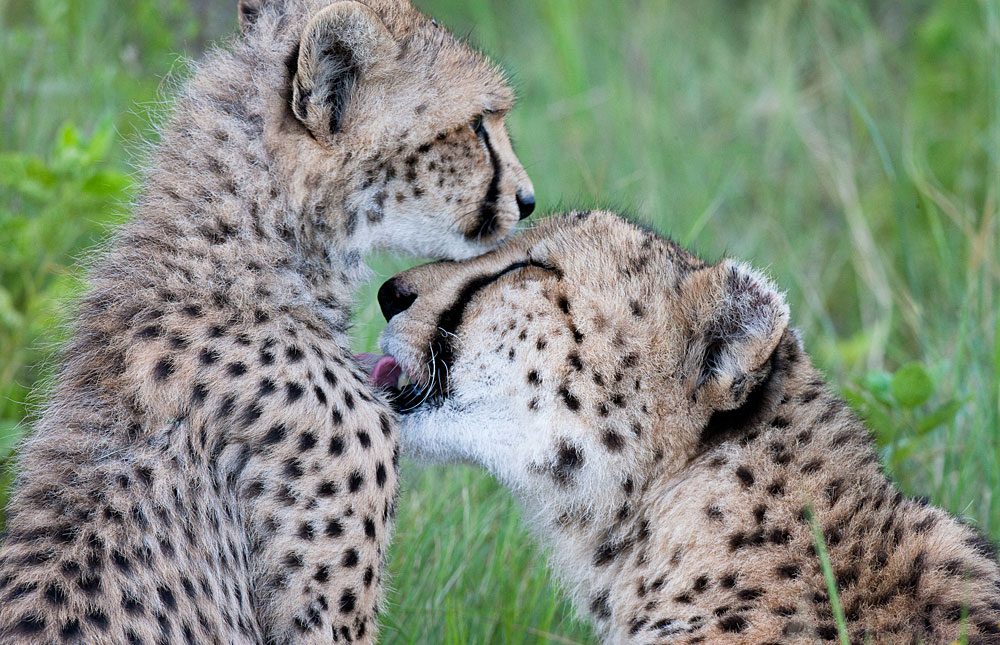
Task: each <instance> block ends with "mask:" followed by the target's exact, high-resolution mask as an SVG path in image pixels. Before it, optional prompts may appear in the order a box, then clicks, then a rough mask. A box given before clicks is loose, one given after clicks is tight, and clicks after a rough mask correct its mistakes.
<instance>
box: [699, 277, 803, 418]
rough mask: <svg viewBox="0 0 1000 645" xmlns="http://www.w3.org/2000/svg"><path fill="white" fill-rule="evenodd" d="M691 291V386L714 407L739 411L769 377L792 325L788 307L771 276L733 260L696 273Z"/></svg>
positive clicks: (701, 398)
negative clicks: (772, 359)
mask: <svg viewBox="0 0 1000 645" xmlns="http://www.w3.org/2000/svg"><path fill="white" fill-rule="evenodd" d="M687 293H689V294H691V298H690V299H689V307H690V308H689V309H688V311H689V312H690V320H691V322H692V332H693V333H692V336H691V340H690V343H689V345H688V349H687V353H686V357H685V365H684V377H685V383H686V387H687V390H688V392H689V394H690V395H691V398H692V399H694V400H695V401H697V402H698V403H705V404H707V405H709V406H710V407H711V408H712V409H713V410H733V409H736V408H738V407H739V406H740V405H742V404H743V402H744V401H745V400H746V398H747V396H748V395H749V394H750V393H751V392H752V391H753V390H754V388H755V386H756V385H757V384H758V383H760V382H761V381H762V380H763V379H764V378H765V377H767V376H768V374H769V372H770V364H771V363H770V360H769V359H770V358H771V355H772V354H773V353H774V350H775V349H776V348H777V346H778V342H779V341H780V340H781V336H782V334H784V332H785V330H786V329H787V328H788V305H787V304H786V302H785V298H784V296H783V295H782V294H781V293H779V292H778V291H777V289H775V287H774V285H773V284H772V283H771V281H770V280H769V279H768V278H767V277H765V276H764V275H763V274H761V273H759V272H757V271H754V270H753V269H751V268H750V267H749V266H747V265H745V264H738V263H735V262H732V261H731V260H726V261H724V262H722V263H720V264H717V265H715V266H713V267H710V268H708V269H705V270H703V271H699V272H698V273H696V274H695V275H693V276H692V277H691V278H690V280H689V282H688V285H687Z"/></svg>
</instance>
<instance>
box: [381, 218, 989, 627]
mask: <svg viewBox="0 0 1000 645" xmlns="http://www.w3.org/2000/svg"><path fill="white" fill-rule="evenodd" d="M383 292H384V293H383V294H381V295H382V296H383V297H381V298H380V302H382V306H383V311H384V312H385V314H386V318H387V319H388V321H389V322H388V325H387V326H386V329H385V332H384V334H383V336H382V341H381V343H382V348H383V350H384V351H385V352H386V353H387V354H388V355H391V356H392V357H394V359H393V360H394V361H395V362H396V363H398V368H396V366H395V364H393V363H389V362H387V363H385V364H386V365H392V366H393V368H394V369H397V372H396V373H397V374H398V370H399V369H401V370H402V371H404V372H406V373H408V374H409V376H410V379H411V380H412V382H413V383H414V384H415V385H413V386H411V388H410V390H409V392H408V393H404V395H403V396H404V397H405V398H403V399H402V400H404V401H405V406H402V407H405V408H407V409H408V411H407V413H406V414H405V415H404V416H403V417H402V427H401V430H400V434H401V442H402V444H403V447H404V449H405V450H408V451H409V452H410V453H412V454H415V455H417V456H420V457H424V458H428V459H433V460H438V461H465V462H471V463H475V464H479V465H481V466H483V467H485V468H486V469H488V470H489V471H490V472H491V473H493V474H494V475H495V476H496V477H497V478H498V479H499V480H501V481H502V482H503V483H505V484H506V485H507V486H508V487H510V489H511V490H512V491H513V493H514V495H515V496H516V497H517V498H518V499H519V500H520V502H521V504H522V506H523V507H524V510H525V515H526V517H527V519H528V521H529V523H530V524H531V526H532V528H533V529H534V530H535V532H536V533H537V534H538V535H539V537H540V538H541V539H542V541H543V542H544V543H545V544H546V545H547V546H548V547H549V548H550V550H551V561H552V563H553V565H554V567H555V569H556V571H557V572H558V573H559V575H560V577H561V578H562V580H563V581H564V583H565V586H566V588H567V589H568V590H569V591H570V592H571V594H572V595H573V598H574V600H575V601H576V603H577V605H578V606H579V608H580V609H581V610H583V611H585V612H586V613H588V614H589V615H590V617H591V618H592V619H593V621H594V623H595V625H596V627H597V629H598V630H599V632H600V633H601V634H602V636H603V637H604V640H605V641H606V642H608V643H624V642H629V643H665V642H670V643H696V642H712V643H714V642H741V643H742V642H746V643H765V642H783V643H784V642H805V643H811V642H815V641H817V640H820V641H832V640H835V639H837V637H838V634H837V629H836V626H835V622H834V615H833V610H832V605H831V601H830V598H829V596H828V594H827V585H826V582H825V580H824V577H823V573H822V572H821V568H820V560H819V558H818V557H817V555H816V550H815V541H814V538H813V535H812V526H813V525H815V526H816V527H818V529H819V530H820V531H821V532H822V535H823V540H824V543H825V545H826V548H827V550H828V552H829V556H830V560H831V564H832V568H833V573H834V576H835V579H836V583H837V587H838V589H839V598H840V602H841V606H842V608H843V611H844V614H845V617H846V621H847V627H848V630H849V637H850V640H851V642H858V643H862V642H873V643H883V642H888V643H899V642H924V643H941V642H951V641H953V640H956V639H958V638H959V635H960V634H965V635H966V636H967V638H968V642H970V643H972V642H975V643H998V642H1000V569H998V566H997V561H996V555H995V551H994V548H993V545H992V544H991V543H990V541H989V540H987V539H986V538H984V537H982V536H981V535H979V534H978V533H977V532H976V531H975V530H974V529H972V528H970V527H969V526H967V525H965V524H963V523H961V522H960V521H958V520H957V519H955V518H954V517H952V516H950V515H949V514H947V513H946V512H944V511H942V510H940V509H937V508H934V507H931V506H927V505H925V504H924V503H921V502H919V501H917V500H912V499H907V498H905V497H904V496H903V495H902V494H900V493H899V492H898V491H897V490H896V489H895V488H894V487H893V485H892V483H891V482H890V481H889V480H888V479H887V478H886V477H885V475H884V474H883V473H882V471H881V468H880V464H879V460H878V457H877V454H876V452H875V450H874V448H873V446H872V445H871V441H870V438H869V433H868V431H867V430H866V428H865V427H864V425H863V424H862V423H861V422H860V421H859V420H858V419H857V418H856V417H855V416H854V414H853V413H852V412H851V411H850V409H849V408H848V407H847V406H846V405H845V404H844V402H843V401H841V400H840V399H839V398H837V397H836V396H835V395H833V394H832V393H831V392H830V391H829V390H828V388H827V387H826V385H825V381H824V380H823V378H822V377H821V375H820V374H819V372H818V371H817V370H816V369H815V368H813V366H812V365H811V363H810V360H809V357H808V355H807V354H806V353H805V352H804V351H803V349H802V346H801V343H800V341H799V339H798V336H797V335H796V333H795V332H794V331H792V330H791V329H790V328H789V326H788V316H789V314H788V308H787V305H786V304H785V300H784V297H783V296H782V294H781V293H780V292H778V291H777V290H776V289H775V288H774V286H773V285H772V284H771V282H770V281H768V280H767V279H766V278H765V277H764V276H763V275H761V274H760V273H758V272H756V271H754V270H753V269H751V268H749V267H748V266H746V265H743V264H739V263H734V262H732V261H728V260H727V261H723V262H720V263H717V264H709V263H705V262H703V261H702V260H700V259H699V258H697V257H695V256H694V255H692V254H690V253H689V252H687V251H686V250H684V249H683V248H681V247H679V246H678V245H676V244H674V243H673V242H671V241H670V240H668V239H664V238H662V237H660V236H658V235H656V234H654V233H652V232H650V231H648V230H644V229H642V228H640V227H638V226H635V225H633V224H631V223H628V222H626V221H624V220H622V219H620V218H618V217H615V216H613V215H611V214H608V213H600V212H594V213H586V212H584V213H576V214H571V215H568V216H563V217H558V218H553V219H549V220H546V221H544V222H542V223H540V224H539V225H537V226H536V228H534V229H533V230H531V231H528V232H525V233H524V234H521V235H519V236H517V237H516V238H515V239H513V240H511V241H510V242H508V243H507V244H505V245H504V246H502V247H501V248H499V249H497V250H496V251H493V252H491V253H490V254H488V255H486V256H483V257H480V258H477V259H474V260H471V261H468V262H463V263H438V264H430V265H425V266H423V267H418V268H416V269H412V270H410V271H406V272H404V273H402V274H400V275H398V276H396V277H395V278H393V279H392V280H390V281H389V282H388V283H386V285H385V286H384V287H383Z"/></svg>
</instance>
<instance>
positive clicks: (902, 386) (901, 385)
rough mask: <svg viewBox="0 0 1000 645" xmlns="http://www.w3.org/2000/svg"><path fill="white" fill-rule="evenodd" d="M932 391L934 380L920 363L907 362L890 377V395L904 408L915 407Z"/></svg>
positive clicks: (928, 396)
mask: <svg viewBox="0 0 1000 645" xmlns="http://www.w3.org/2000/svg"><path fill="white" fill-rule="evenodd" d="M933 392H934V381H932V380H931V377H930V374H928V373H927V370H926V369H924V366H923V365H921V364H920V363H916V362H913V363H907V364H906V365H904V366H902V367H901V368H899V369H898V370H896V373H895V374H894V375H893V377H892V395H893V397H895V399H896V401H897V402H898V403H899V404H900V405H902V406H903V407H904V408H915V407H917V406H918V405H920V404H921V403H924V402H925V401H926V400H927V399H928V398H930V396H931V394H933Z"/></svg>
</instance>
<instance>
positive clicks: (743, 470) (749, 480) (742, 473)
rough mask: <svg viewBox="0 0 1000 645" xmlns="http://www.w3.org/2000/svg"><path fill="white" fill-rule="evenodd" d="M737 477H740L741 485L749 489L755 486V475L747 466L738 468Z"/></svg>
mask: <svg viewBox="0 0 1000 645" xmlns="http://www.w3.org/2000/svg"><path fill="white" fill-rule="evenodd" d="M736 476H737V477H739V479H740V483H742V484H743V485H744V486H746V487H747V488H750V487H751V486H753V483H754V476H753V473H752V472H750V469H749V468H747V467H746V466H740V467H739V468H737V469H736Z"/></svg>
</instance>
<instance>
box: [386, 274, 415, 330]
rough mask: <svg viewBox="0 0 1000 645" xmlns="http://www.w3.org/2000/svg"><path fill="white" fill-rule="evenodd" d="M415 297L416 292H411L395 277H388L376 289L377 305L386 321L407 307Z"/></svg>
mask: <svg viewBox="0 0 1000 645" xmlns="http://www.w3.org/2000/svg"><path fill="white" fill-rule="evenodd" d="M416 299H417V294H415V293H411V292H410V290H409V289H407V288H406V287H404V286H403V285H401V284H400V283H399V281H398V280H397V279H396V278H389V279H388V280H386V281H385V284H383V285H382V286H381V287H379V290H378V306H379V307H381V308H382V315H383V316H385V321H386V322H389V321H390V320H392V317H393V316H395V315H396V314H401V313H403V312H404V311H406V310H407V309H409V308H410V305H412V304H413V301H414V300H416Z"/></svg>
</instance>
